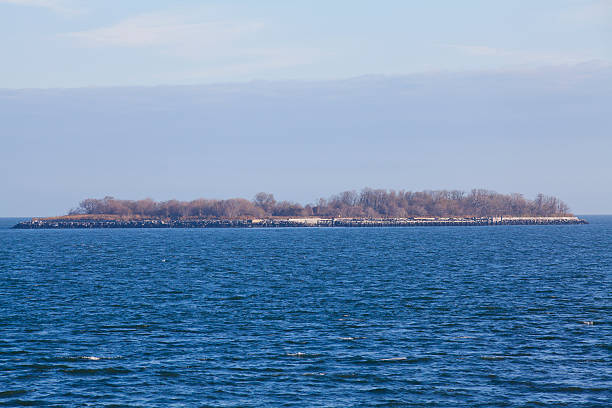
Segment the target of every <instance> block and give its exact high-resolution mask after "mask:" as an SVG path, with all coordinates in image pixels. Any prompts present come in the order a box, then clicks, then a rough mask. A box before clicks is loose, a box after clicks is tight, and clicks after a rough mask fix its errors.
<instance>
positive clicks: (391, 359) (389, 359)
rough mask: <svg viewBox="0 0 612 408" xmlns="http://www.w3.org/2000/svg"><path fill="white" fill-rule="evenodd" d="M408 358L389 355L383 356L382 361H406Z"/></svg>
mask: <svg viewBox="0 0 612 408" xmlns="http://www.w3.org/2000/svg"><path fill="white" fill-rule="evenodd" d="M405 360H408V359H407V358H406V357H389V358H381V359H380V361H405Z"/></svg>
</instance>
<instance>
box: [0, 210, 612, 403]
mask: <svg viewBox="0 0 612 408" xmlns="http://www.w3.org/2000/svg"><path fill="white" fill-rule="evenodd" d="M587 219H588V220H589V221H590V222H591V224H589V225H575V226H497V227H413V228H372V229H368V228H355V229H343V228H336V229H263V230H262V229H259V230H246V229H226V230H223V229H221V230H220V229H215V230H206V229H175V230H168V229H162V230H139V229H133V230H10V229H8V227H9V226H11V225H13V224H14V223H15V222H16V220H7V219H4V220H0V223H1V224H2V225H0V405H8V406H15V405H42V406H95V407H98V406H143V407H156V406H157V407H171V406H221V407H246V406H252V407H270V406H287V407H307V406H308V407H328V406H329V407H352V406H389V407H401V406H407V407H410V406H415V407H417V406H438V407H463V406H466V407H468V406H469V407H478V406H482V407H523V406H534V407H536V406H537V407H540V406H549V407H562V406H567V407H609V406H611V404H612V304H611V294H612V282H611V277H612V217H587Z"/></svg>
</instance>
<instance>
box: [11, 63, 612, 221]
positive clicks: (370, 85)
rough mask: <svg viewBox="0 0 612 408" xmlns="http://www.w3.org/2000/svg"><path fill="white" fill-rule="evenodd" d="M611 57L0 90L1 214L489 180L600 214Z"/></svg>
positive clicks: (608, 162) (490, 184)
mask: <svg viewBox="0 0 612 408" xmlns="http://www.w3.org/2000/svg"><path fill="white" fill-rule="evenodd" d="M610 101H612V68H610V67H609V66H607V65H603V64H582V65H576V66H563V67H549V68H540V69H530V70H527V69H525V70H512V71H480V72H466V73H442V72H441V73H429V74H422V75H418V74H414V75H407V76H365V77H359V78H353V79H347V80H334V81H319V82H312V81H310V82H307V81H304V82H299V81H285V82H248V83H238V84H219V85H205V86H190V85H186V86H159V87H116V88H80V89H49V90H39V89H26V90H14V89H11V90H9V89H5V90H0V157H1V159H0V187H1V191H2V193H1V194H0V196H1V199H0V216H47V215H57V214H63V213H66V212H67V211H68V210H69V209H70V208H71V207H74V206H76V205H77V204H78V203H79V201H80V200H82V199H83V198H86V197H104V196H106V195H111V196H114V197H117V198H124V199H140V198H145V197H151V198H153V199H156V200H167V199H171V198H176V199H179V200H191V199H195V198H198V197H207V198H231V197H246V198H252V197H253V195H254V194H255V193H257V192H259V191H268V192H271V193H274V195H275V196H276V197H277V198H278V199H281V200H292V201H298V202H301V203H303V204H305V203H309V202H313V201H314V200H315V199H317V198H318V197H326V196H329V195H331V194H332V193H335V192H338V191H343V190H350V189H360V188H362V187H364V186H369V187H373V188H392V189H406V190H426V189H461V190H470V189H472V188H487V189H491V190H495V191H498V192H500V193H511V192H519V193H524V194H525V195H526V196H527V197H529V198H533V197H535V195H536V194H537V193H539V192H542V193H544V194H549V195H554V196H557V197H559V198H561V199H562V200H564V201H565V202H566V203H567V204H569V206H570V208H571V210H572V211H573V212H574V213H577V214H585V213H612V158H611V156H612V105H611V102H610Z"/></svg>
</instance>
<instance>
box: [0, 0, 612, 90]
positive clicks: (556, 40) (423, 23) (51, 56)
mask: <svg viewBox="0 0 612 408" xmlns="http://www.w3.org/2000/svg"><path fill="white" fill-rule="evenodd" d="M0 50H2V56H1V58H2V64H0V88H31V87H34V88H39V87H44V88H47V87H81V86H109V85H159V84H194V83H197V84H199V83H214V82H226V81H230V82H234V81H249V80H254V79H255V80H256V79H265V80H283V79H338V78H347V77H354V76H359V75H364V74H390V75H396V74H408V73H415V72H423V71H457V70H474V69H478V70H482V69H500V68H501V69H507V68H520V67H522V68H524V67H539V66H543V65H566V64H576V63H580V62H585V61H599V62H605V63H610V62H611V61H612V1H611V0H537V1H533V0H526V1H520V0H515V1H490V0H477V1H475V0H462V1H454V0H453V1H450V0H449V1H440V0H439V1H435V0H434V1H408V0H386V1H362V0H335V1H316V0H309V1H286V0H276V1H274V0H266V1H264V0H253V1H228V0H221V1H193V0H192V1H189V0H174V1H159V0H130V1H125V0H87V1H78V0H0Z"/></svg>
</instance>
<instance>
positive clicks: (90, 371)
mask: <svg viewBox="0 0 612 408" xmlns="http://www.w3.org/2000/svg"><path fill="white" fill-rule="evenodd" d="M62 371H63V372H65V373H66V374H70V375H76V376H90V375H107V374H128V373H130V372H131V371H130V370H128V369H126V368H118V367H106V368H73V369H68V370H62Z"/></svg>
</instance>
